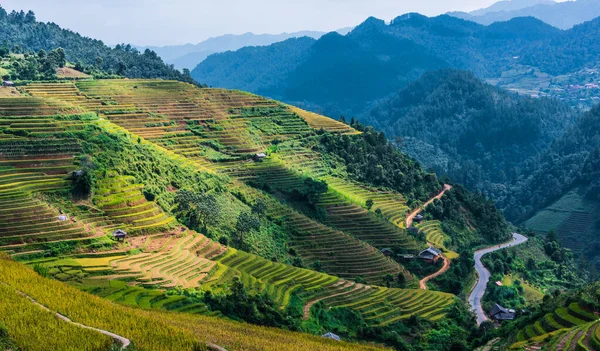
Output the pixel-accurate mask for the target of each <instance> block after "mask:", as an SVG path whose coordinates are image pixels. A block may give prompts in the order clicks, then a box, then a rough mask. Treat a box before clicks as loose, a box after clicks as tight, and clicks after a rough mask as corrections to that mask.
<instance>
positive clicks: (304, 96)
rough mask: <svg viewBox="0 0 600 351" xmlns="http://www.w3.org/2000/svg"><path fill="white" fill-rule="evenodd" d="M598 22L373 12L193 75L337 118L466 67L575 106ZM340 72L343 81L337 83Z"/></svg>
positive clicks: (215, 60)
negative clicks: (357, 21) (431, 73)
mask: <svg viewBox="0 0 600 351" xmlns="http://www.w3.org/2000/svg"><path fill="white" fill-rule="evenodd" d="M599 22H600V20H594V21H592V22H589V23H586V24H583V25H580V26H576V27H575V28H573V29H570V30H568V31H561V30H559V29H557V28H554V27H552V26H550V25H548V24H545V23H543V22H541V21H540V20H537V19H535V18H531V17H523V18H515V19H512V20H510V21H507V22H499V23H494V24H491V25H489V26H483V25H480V24H476V23H474V22H469V21H465V20H461V19H458V18H454V17H450V16H446V15H443V16H438V17H432V18H428V17H425V16H422V15H419V14H406V15H403V16H400V17H397V18H396V19H394V20H393V21H392V22H391V23H390V24H389V25H387V24H385V23H384V22H383V21H381V20H377V19H375V18H369V19H368V20H366V21H365V22H364V23H363V24H361V25H359V26H358V27H356V28H355V29H354V30H353V31H351V32H350V33H349V34H347V35H346V36H341V35H333V34H329V35H326V36H324V37H322V38H321V39H319V40H317V41H304V42H302V45H299V44H298V43H297V41H287V42H284V43H279V44H275V45H274V46H269V47H263V48H255V49H252V50H248V49H243V50H240V51H237V52H228V53H224V54H219V55H215V56H212V57H209V58H208V59H207V60H206V61H204V62H203V63H202V64H200V65H198V67H196V68H195V69H194V71H193V73H192V76H193V77H194V78H195V79H197V80H200V81H203V82H204V81H205V82H207V83H208V84H210V85H213V86H221V87H227V88H236V89H246V90H250V91H253V92H258V93H262V94H266V95H268V96H272V97H276V98H280V99H283V100H284V101H287V102H292V103H297V104H301V105H302V106H305V107H308V108H310V109H312V110H315V111H316V110H318V111H323V112H324V113H326V114H328V115H331V116H338V115H340V114H347V115H348V114H359V113H360V112H362V111H363V110H364V109H365V108H367V107H368V105H369V104H370V103H372V102H373V101H374V100H377V99H380V98H384V97H386V96H387V95H389V94H392V93H394V92H395V91H397V90H398V89H400V88H403V87H405V86H406V85H407V84H408V83H410V82H411V81H413V80H415V79H416V78H418V77H419V76H420V74H422V73H424V72H425V71H427V70H431V69H436V68H444V67H452V68H460V69H468V70H471V71H472V72H474V73H475V74H476V76H477V77H479V78H485V79H493V80H494V82H496V83H495V84H498V85H500V86H506V87H507V88H510V89H514V90H517V91H520V92H521V93H523V94H528V95H532V94H537V95H547V96H559V97H561V98H564V99H565V100H567V101H569V102H570V103H572V104H574V105H577V104H579V103H580V102H579V101H580V99H581V96H579V95H577V94H575V93H574V92H573V91H568V86H569V84H575V83H577V84H580V85H584V84H585V83H589V79H590V77H591V76H590V74H591V73H589V72H587V73H582V74H581V75H580V76H574V74H575V73H576V72H580V71H582V70H585V69H586V68H591V67H594V66H595V65H596V64H597V63H598V62H597V57H598V53H599V50H598V48H597V45H596V44H595V42H597V40H596V38H597V37H598V31H597V27H598V23H599ZM277 48H286V49H287V50H286V51H291V52H290V53H289V54H288V53H286V51H282V50H278V49H277ZM275 50H277V52H278V55H277V60H278V61H281V62H284V63H285V70H284V71H283V73H282V72H281V71H280V70H273V71H270V70H266V69H265V68H264V67H263V66H264V65H263V63H264V62H265V61H264V58H265V56H266V55H272V53H273V52H274V51H275ZM350 53H352V55H350ZM269 57H271V58H272V57H273V56H269ZM548 74H549V75H548ZM560 75H562V76H561V77H560V78H558V77H559V76H560ZM572 75H573V77H571V76H572ZM342 77H343V79H344V82H345V83H344V84H338V83H339V82H340V78H342ZM553 77H555V78H557V79H554V80H552V79H551V78H553ZM317 82H318V83H317ZM592 94H595V93H593V92H592ZM594 96H595V95H594ZM591 99H592V96H586V97H585V99H584V100H586V101H587V100H589V101H591Z"/></svg>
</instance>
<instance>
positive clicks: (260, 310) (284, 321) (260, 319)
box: [203, 277, 301, 330]
mask: <svg viewBox="0 0 600 351" xmlns="http://www.w3.org/2000/svg"><path fill="white" fill-rule="evenodd" d="M203 301H204V303H206V305H207V306H208V307H209V308H210V309H211V310H213V311H220V312H221V313H223V314H224V315H225V316H227V317H229V318H231V319H234V320H239V321H246V322H249V323H253V324H258V325H263V326H269V327H278V328H285V329H288V330H298V329H299V328H300V325H299V324H300V323H299V320H300V318H299V317H300V316H301V315H300V313H299V311H298V310H297V309H294V308H288V309H286V310H282V309H280V308H279V307H278V306H277V305H276V304H275V302H273V299H271V297H270V296H269V295H267V294H266V293H263V294H257V295H252V294H250V293H249V292H248V290H247V289H246V287H245V286H244V284H243V283H242V281H241V280H240V279H239V278H238V277H235V278H233V281H232V282H231V286H230V287H229V289H228V291H227V292H225V293H223V294H212V293H211V291H207V292H205V293H204V298H203Z"/></svg>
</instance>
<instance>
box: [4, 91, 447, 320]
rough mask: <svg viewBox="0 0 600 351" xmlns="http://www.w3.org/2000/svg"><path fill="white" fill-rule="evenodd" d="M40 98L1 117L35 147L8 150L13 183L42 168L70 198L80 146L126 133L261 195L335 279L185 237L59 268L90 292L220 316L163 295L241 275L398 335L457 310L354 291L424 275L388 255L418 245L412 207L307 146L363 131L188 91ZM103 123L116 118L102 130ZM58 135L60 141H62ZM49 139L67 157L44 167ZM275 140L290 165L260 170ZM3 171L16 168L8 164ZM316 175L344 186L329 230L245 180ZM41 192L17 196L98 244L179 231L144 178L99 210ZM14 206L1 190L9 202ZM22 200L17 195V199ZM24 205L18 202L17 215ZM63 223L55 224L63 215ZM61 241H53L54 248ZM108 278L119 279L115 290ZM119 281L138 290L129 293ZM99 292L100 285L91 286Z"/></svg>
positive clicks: (49, 158)
mask: <svg viewBox="0 0 600 351" xmlns="http://www.w3.org/2000/svg"><path fill="white" fill-rule="evenodd" d="M26 91H27V93H29V94H30V95H32V96H34V97H33V98H21V99H19V100H20V101H28V102H29V104H30V105H31V106H29V105H28V103H27V102H19V103H16V102H13V101H11V102H9V103H7V106H10V111H3V110H2V106H4V105H3V104H5V103H6V101H0V116H9V117H6V118H2V117H0V123H4V124H3V125H4V126H5V128H7V129H9V130H12V133H9V134H6V133H5V134H3V137H2V138H1V139H0V143H2V142H7V143H17V144H18V143H22V144H23V145H24V146H23V147H22V148H21V149H15V148H10V154H9V148H8V147H7V148H6V151H5V153H6V155H7V158H6V160H3V159H0V177H2V174H1V173H2V172H3V170H4V169H6V170H8V171H7V172H13V173H7V175H8V174H20V173H21V172H25V171H23V170H24V169H34V170H35V171H32V172H34V173H35V175H32V177H36V176H40V177H42V176H43V177H42V179H49V182H50V183H52V182H56V183H52V184H54V185H55V186H56V189H65V187H66V186H68V182H66V181H65V179H64V178H65V176H66V175H67V174H68V173H69V172H71V171H73V170H75V169H76V168H75V166H74V165H73V159H74V156H75V155H76V154H77V153H78V152H79V149H78V148H77V143H76V142H74V141H76V139H69V138H68V137H67V136H68V135H72V134H71V133H73V132H78V131H83V130H85V128H86V124H88V123H97V124H100V125H103V126H107V127H109V128H108V129H107V130H109V131H110V130H112V129H111V128H115V130H117V129H118V128H123V129H125V130H127V131H129V132H131V133H132V134H133V135H135V136H139V137H142V138H144V139H146V140H148V141H150V142H152V143H154V144H156V145H158V146H159V147H161V148H163V149H164V150H167V151H170V152H172V153H173V154H175V155H179V156H182V157H185V159H186V160H190V161H192V162H195V163H196V164H198V165H202V166H204V167H206V168H209V169H211V170H214V171H216V172H220V173H225V174H228V175H230V176H232V178H233V180H232V183H231V184H232V187H237V188H238V190H240V191H242V192H244V193H245V194H247V195H249V196H250V198H254V199H256V198H262V199H264V200H265V201H266V202H267V203H268V208H269V210H268V213H267V215H268V216H269V217H270V218H272V219H279V220H281V221H282V223H285V225H286V226H288V227H289V228H290V229H291V230H290V232H291V233H293V238H292V241H291V242H290V245H291V246H292V247H293V248H294V249H295V250H296V252H297V253H298V254H299V255H300V256H301V257H302V261H303V263H304V264H305V265H306V266H307V267H313V266H316V265H317V264H318V265H319V266H321V267H322V269H323V270H324V271H326V272H327V273H328V274H324V273H318V272H315V271H311V270H306V269H301V268H294V267H290V266H286V265H283V264H278V263H273V262H270V261H268V260H264V259H262V258H259V257H257V256H254V255H250V254H247V253H244V252H241V251H236V250H234V249H227V248H225V247H223V246H222V245H220V244H218V243H215V242H212V241H210V240H208V239H207V238H205V237H204V236H202V235H200V234H196V233H188V232H184V233H180V234H179V235H173V236H172V237H170V238H169V239H168V240H167V241H166V242H162V241H161V243H162V244H161V245H159V246H158V247H153V248H152V249H148V250H144V252H143V253H141V254H138V255H133V256H127V257H116V258H112V259H110V260H108V261H107V262H106V263H105V264H104V265H97V266H87V267H86V268H84V269H83V268H82V269H70V270H69V267H67V266H65V267H66V268H65V269H66V270H62V269H63V268H59V269H61V271H60V272H55V273H57V274H71V273H72V275H73V276H77V277H78V278H80V279H86V286H88V284H89V287H90V289H91V290H90V291H92V290H93V291H94V292H95V293H96V294H98V295H101V296H104V297H106V298H108V299H112V300H114V301H119V302H122V303H125V304H130V305H138V306H146V307H153V308H163V307H169V306H170V307H173V306H177V307H176V308H180V309H181V310H184V309H185V310H186V311H187V310H189V311H198V312H202V311H203V312H206V311H205V310H204V308H205V307H203V306H183V305H182V306H178V303H180V302H181V301H178V300H177V299H167V298H162V297H161V296H163V295H160V294H161V293H160V291H162V290H164V289H170V288H175V287H179V288H191V287H202V288H203V289H211V290H216V291H218V290H221V289H224V288H225V287H227V285H228V284H229V282H231V279H233V277H239V278H240V279H242V281H243V282H244V283H245V284H246V285H247V286H249V287H251V289H252V290H253V291H255V292H265V293H268V294H269V295H271V296H272V297H273V298H274V299H275V301H276V302H277V303H278V304H280V305H281V306H282V307H283V306H286V305H287V304H288V302H289V300H290V297H291V294H292V293H298V294H300V296H302V297H303V298H305V299H306V300H307V301H309V300H314V299H320V300H322V301H323V302H324V303H325V304H326V305H327V306H330V307H339V306H345V307H351V308H353V309H356V310H358V311H359V312H360V313H361V314H363V316H364V317H365V319H366V320H367V321H369V322H370V323H371V324H389V323H392V322H394V321H397V320H400V319H403V318H407V317H409V316H411V315H413V314H418V315H421V316H422V317H424V318H428V319H432V320H436V319H439V318H441V317H442V316H443V315H444V308H445V307H447V306H448V305H449V304H451V303H452V302H453V301H454V297H453V296H452V295H448V294H442V293H437V292H430V291H421V290H400V289H387V288H381V287H376V286H371V285H363V284H356V283H354V282H352V281H350V280H351V279H357V278H358V277H362V278H364V279H365V280H366V282H367V283H368V284H380V283H382V282H383V278H384V277H385V276H386V275H393V276H397V275H398V274H401V273H402V274H405V276H406V277H407V278H408V279H409V281H410V279H411V276H410V274H409V273H408V272H406V271H405V270H404V269H403V268H402V267H401V266H400V265H398V264H397V263H396V262H394V261H392V260H390V259H388V258H386V257H385V256H384V255H383V254H382V253H381V252H380V250H379V248H381V247H388V246H399V247H404V248H406V249H407V250H415V249H416V248H417V246H416V242H415V241H414V240H413V239H412V237H410V236H409V235H407V234H406V232H405V231H404V230H403V228H402V225H403V223H404V221H403V219H404V216H405V215H406V212H407V210H408V207H407V206H406V202H405V201H404V199H403V198H402V196H401V195H400V194H397V193H393V192H389V191H382V190H378V189H371V188H367V187H364V186H360V185H358V184H355V183H352V182H348V181H344V180H341V179H337V178H334V177H332V176H331V175H330V170H328V169H327V168H326V167H325V166H324V163H323V162H321V160H319V158H318V157H316V156H315V155H313V154H312V153H311V152H310V150H308V149H306V148H303V147H301V146H298V145H297V144H295V143H294V140H297V139H298V138H301V137H303V136H306V135H310V134H311V133H313V132H314V129H321V128H323V129H325V130H329V131H332V132H337V133H346V134H354V133H356V131H355V130H353V129H352V128H350V127H348V126H346V125H345V124H342V123H339V122H335V121H332V120H330V119H327V118H325V117H320V116H318V115H314V114H308V113H305V112H303V111H301V110H297V109H295V108H291V107H289V106H285V105H281V104H279V103H277V102H274V101H271V100H267V99H264V98H261V97H258V96H255V95H251V94H247V93H242V92H231V91H225V90H220V89H197V88H195V87H193V86H191V85H188V84H184V83H179V82H169V81H149V80H110V81H79V82H76V83H58V84H31V85H29V86H27V87H26ZM13 100H16V99H13ZM46 101H48V102H46ZM14 106H16V107H14ZM74 106H76V107H74ZM13 107H14V108H13ZM64 111H70V112H73V113H75V112H76V113H79V114H82V116H83V117H81V118H73V119H72V120H69V119H66V120H64V121H63V120H61V121H57V120H56V119H54V118H51V116H52V115H53V114H56V113H63V112H64ZM85 111H88V113H87V114H85V113H84V112H85ZM15 113H16V114H15ZM96 115H98V116H99V117H100V118H103V119H104V120H101V121H93V120H95V119H96V118H97V117H96ZM15 116H17V117H18V116H21V117H18V118H17V117H15ZM31 116H35V117H31ZM25 117H26V118H25ZM92 121H93V122H92ZM27 122H29V123H27ZM25 129H26V130H25ZM21 130H25V131H21ZM48 135H52V138H50V139H48V138H47V136H48ZM36 136H44V137H45V138H46V139H45V140H52V142H53V143H52V144H51V145H52V147H51V148H50V149H48V150H55V154H56V155H63V156H64V157H62V156H61V157H54V156H53V155H52V154H49V155H46V156H45V157H44V158H43V159H40V158H31V157H33V156H31V155H29V153H30V151H28V150H44V148H42V147H40V145H34V144H29V143H30V142H31V140H33V139H34V138H35V137H36ZM275 141H277V144H278V145H280V148H279V151H278V152H277V157H272V158H269V159H267V160H264V162H252V161H247V160H246V159H247V157H248V155H252V154H254V153H257V152H262V151H265V150H266V148H267V147H268V146H269V145H271V144H272V143H274V142H275ZM7 145H8V144H7ZM11 145H12V144H11ZM0 152H1V150H0ZM65 155H66V156H65ZM179 156H178V157H179ZM28 157H29V158H28ZM35 157H38V156H35ZM23 158H24V159H23ZM20 159H23V160H21V161H19V160H20ZM9 161H10V162H9ZM2 162H6V166H5V167H3V164H2ZM19 162H22V163H19ZM17 172H18V173H17ZM308 176H310V177H313V178H315V179H324V180H326V181H327V182H328V184H329V186H330V191H329V192H328V193H327V194H325V196H323V198H322V199H321V201H320V203H319V205H320V206H322V207H323V208H325V209H326V210H327V211H328V213H329V216H328V217H329V220H328V222H327V223H325V224H323V223H319V222H317V221H315V220H312V219H310V218H308V217H307V216H305V215H303V214H300V213H298V212H296V211H294V210H293V209H292V208H291V207H289V206H287V205H284V204H282V203H280V202H279V200H277V199H276V198H274V197H272V196H270V195H267V194H265V193H263V192H261V191H259V190H256V189H254V188H250V187H248V186H246V185H244V184H243V183H242V182H240V181H250V180H257V179H258V180H263V181H267V182H268V183H269V184H270V186H272V187H273V188H278V189H288V190H289V189H292V188H297V189H301V188H302V187H303V186H304V183H303V182H304V179H305V178H306V177H308ZM0 179H1V178H0ZM6 179H7V181H8V179H9V178H6ZM0 182H1V180H0ZM35 184H36V183H33V182H32V183H31V184H30V183H27V187H25V188H23V189H20V190H19V191H23V195H22V197H17V199H24V198H27V199H29V197H31V200H28V201H31V205H32V206H34V205H35V206H37V205H38V204H37V203H36V201H39V202H40V204H39V205H45V206H49V207H50V210H49V211H52V209H53V208H58V209H64V210H65V212H67V213H69V214H71V218H75V219H76V220H75V221H74V222H73V221H71V222H69V223H75V224H74V225H76V226H78V228H79V227H80V228H81V230H82V233H88V234H87V235H90V234H93V235H96V234H97V233H98V232H100V234H102V235H103V234H105V233H109V232H111V231H112V230H113V229H115V228H123V229H125V230H127V231H134V232H135V231H148V232H153V231H159V232H160V231H163V230H164V229H165V228H170V227H172V226H174V225H176V222H175V220H174V219H173V218H172V217H170V216H168V215H167V214H165V213H164V212H163V211H162V210H161V209H160V208H159V207H158V206H157V205H156V204H155V203H153V202H149V201H147V200H146V199H145V197H144V195H143V192H142V189H143V185H142V184H136V183H135V181H134V180H133V179H132V178H131V177H124V176H117V175H116V174H109V175H108V176H107V177H105V178H104V179H102V180H101V181H100V182H99V183H98V186H97V188H98V190H97V192H96V196H95V198H94V201H93V205H90V206H88V208H83V209H82V207H80V206H73V204H70V203H68V202H63V201H60V200H59V199H56V198H51V197H50V198H45V197H41V198H40V199H37V198H34V197H32V195H31V193H32V192H34V190H35V192H36V193H37V192H39V191H41V190H44V191H46V190H52V188H50V189H46V188H44V186H42V185H39V186H38V185H35ZM40 184H45V183H43V182H42V183H40ZM59 185H60V186H59ZM0 186H1V183H0ZM31 187H33V188H31ZM14 188H15V186H11V189H13V190H14ZM3 196H4V195H3V193H2V190H1V188H0V200H1V199H2V197H3ZM14 196H15V194H14V193H10V192H9V193H7V194H6V196H5V197H6V198H9V197H10V198H13V197H14ZM19 196H20V195H19ZM367 200H372V201H373V202H374V205H373V208H372V209H371V211H370V212H369V211H367V210H365V209H364V208H363V207H364V206H365V204H366V201H367ZM27 204H29V202H27ZM10 205H11V204H10V203H7V205H6V208H9V207H10ZM50 205H52V206H50ZM2 206H4V205H3V203H2V204H0V207H2ZM54 211H56V210H54ZM375 211H377V212H381V217H377V216H378V215H375V214H374V212H375ZM52 213H53V215H54V217H56V215H57V214H58V213H56V212H52ZM45 215H49V214H45ZM1 216H2V215H1V214H0V218H2V217H1ZM7 218H9V217H8V216H7ZM0 220H1V219H0ZM357 228H360V229H357ZM86 230H87V231H86ZM0 232H1V231H0ZM83 236H84V234H82V237H83ZM52 238H54V237H52V236H49V237H48V240H50V239H52ZM44 240H46V239H44ZM59 240H62V239H61V238H59ZM104 274H109V275H108V276H104ZM95 275H98V276H101V277H102V278H103V279H97V278H96V277H95ZM337 277H340V278H341V279H340V278H337ZM107 279H108V280H111V279H112V280H113V282H109V283H107V282H106V281H107ZM119 279H123V280H126V281H128V283H127V284H126V285H123V284H122V283H117V282H118V281H119ZM92 281H93V282H95V283H93V284H92V283H90V282H92ZM147 288H154V289H159V290H152V289H147ZM155 291H159V292H155Z"/></svg>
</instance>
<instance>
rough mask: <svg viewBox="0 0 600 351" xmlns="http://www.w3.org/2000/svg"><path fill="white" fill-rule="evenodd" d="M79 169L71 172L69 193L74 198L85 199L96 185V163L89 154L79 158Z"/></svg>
mask: <svg viewBox="0 0 600 351" xmlns="http://www.w3.org/2000/svg"><path fill="white" fill-rule="evenodd" d="M79 166H80V167H81V169H79V170H77V171H75V172H73V173H71V193H72V194H73V197H74V198H77V199H87V198H88V197H90V195H92V192H93V191H94V187H95V185H96V173H95V170H96V165H94V162H93V159H92V157H91V156H90V155H83V156H81V157H80V158H79Z"/></svg>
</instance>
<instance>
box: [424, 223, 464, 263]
mask: <svg viewBox="0 0 600 351" xmlns="http://www.w3.org/2000/svg"><path fill="white" fill-rule="evenodd" d="M415 227H416V228H417V229H419V231H421V232H423V233H425V237H426V240H427V242H428V243H430V244H433V246H435V247H437V248H439V249H442V251H443V252H444V255H445V256H446V257H448V258H449V259H455V258H457V257H458V254H457V253H456V252H453V251H450V250H448V249H447V248H446V240H448V236H447V235H446V234H445V233H444V232H443V231H442V227H441V226H440V221H424V222H422V223H419V224H417V225H416V226H415Z"/></svg>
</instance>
